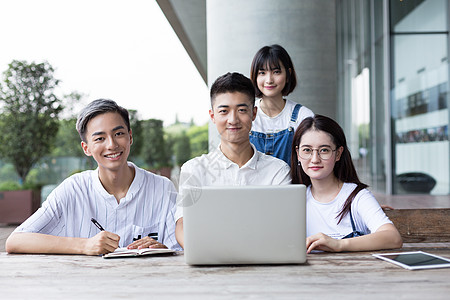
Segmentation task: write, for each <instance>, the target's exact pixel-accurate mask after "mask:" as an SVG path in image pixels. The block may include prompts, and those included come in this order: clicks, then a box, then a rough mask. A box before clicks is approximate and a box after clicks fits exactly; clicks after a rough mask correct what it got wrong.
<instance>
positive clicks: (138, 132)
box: [128, 109, 144, 160]
mask: <svg viewBox="0 0 450 300" xmlns="http://www.w3.org/2000/svg"><path fill="white" fill-rule="evenodd" d="M128 112H129V114H130V127H131V131H132V134H133V145H131V150H130V158H131V159H132V160H134V159H136V158H137V157H139V155H140V154H141V150H142V145H143V144H144V143H143V139H142V121H141V120H139V116H138V112H137V110H133V109H130V110H128Z"/></svg>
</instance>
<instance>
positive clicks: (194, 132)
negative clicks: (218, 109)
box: [187, 123, 208, 157]
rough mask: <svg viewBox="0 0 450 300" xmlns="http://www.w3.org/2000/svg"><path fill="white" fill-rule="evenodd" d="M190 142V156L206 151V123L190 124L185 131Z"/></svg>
mask: <svg viewBox="0 0 450 300" xmlns="http://www.w3.org/2000/svg"><path fill="white" fill-rule="evenodd" d="M187 135H188V137H189V140H190V143H191V156H192V157H196V156H200V155H202V154H205V153H208V123H206V124H205V125H203V126H191V127H190V128H189V130H188V131H187Z"/></svg>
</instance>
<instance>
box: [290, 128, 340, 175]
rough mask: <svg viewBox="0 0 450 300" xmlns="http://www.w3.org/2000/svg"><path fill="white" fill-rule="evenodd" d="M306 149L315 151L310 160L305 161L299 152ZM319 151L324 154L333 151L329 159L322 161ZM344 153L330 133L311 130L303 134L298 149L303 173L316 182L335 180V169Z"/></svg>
mask: <svg viewBox="0 0 450 300" xmlns="http://www.w3.org/2000/svg"><path fill="white" fill-rule="evenodd" d="M304 148H309V149H315V150H313V151H312V155H311V157H310V158H307V159H304V158H302V157H301V156H300V155H299V151H302V149H304ZM334 150H335V151H334ZM319 151H320V152H322V153H326V152H327V151H331V152H332V154H331V157H330V158H329V159H322V158H321V157H320V156H319ZM342 151H343V147H339V148H338V149H336V145H335V144H334V142H333V140H332V138H331V136H330V135H329V134H328V133H326V132H324V131H321V130H316V129H309V130H308V131H306V132H305V133H304V134H303V136H302V138H301V140H300V144H299V145H298V148H297V157H298V160H299V162H300V163H301V165H302V169H303V171H304V172H305V173H306V175H308V176H309V177H310V178H311V181H312V182H314V181H315V180H329V179H335V176H334V173H333V169H334V165H335V163H336V162H337V161H338V160H339V159H340V157H341V154H342ZM323 156H325V155H323Z"/></svg>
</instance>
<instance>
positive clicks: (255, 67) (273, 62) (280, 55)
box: [250, 44, 297, 97]
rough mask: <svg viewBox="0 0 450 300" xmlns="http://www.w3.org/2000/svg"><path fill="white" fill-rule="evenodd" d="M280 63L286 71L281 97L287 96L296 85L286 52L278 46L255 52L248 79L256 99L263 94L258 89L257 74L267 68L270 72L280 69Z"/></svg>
mask: <svg viewBox="0 0 450 300" xmlns="http://www.w3.org/2000/svg"><path fill="white" fill-rule="evenodd" d="M280 62H281V63H282V64H283V66H284V68H285V69H286V84H285V86H284V88H283V90H282V91H281V93H282V94H283V96H287V95H289V94H290V93H291V92H292V91H293V90H294V89H295V86H296V85H297V75H296V73H295V69H294V64H293V63H292V59H291V57H290V56H289V54H288V53H287V51H286V50H285V49H284V48H283V47H281V46H280V45H277V44H275V45H271V46H264V47H262V48H261V49H259V50H258V52H256V54H255V57H254V58H253V61H252V66H251V67H250V79H251V80H252V82H253V85H254V86H255V92H256V97H262V95H263V93H262V92H261V91H260V90H259V88H258V82H257V78H258V72H259V70H261V69H265V68H266V67H267V66H268V67H269V69H270V70H273V69H281V68H280Z"/></svg>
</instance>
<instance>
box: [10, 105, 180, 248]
mask: <svg viewBox="0 0 450 300" xmlns="http://www.w3.org/2000/svg"><path fill="white" fill-rule="evenodd" d="M77 130H78V133H79V134H80V137H81V140H82V142H81V147H82V148H83V150H84V153H85V154H86V155H87V156H92V157H93V158H94V159H95V161H96V162H97V164H98V168H97V169H96V170H89V171H84V172H81V173H78V174H75V175H73V176H71V177H69V178H67V179H66V180H65V181H64V182H62V183H61V184H60V185H59V186H58V187H57V188H56V189H55V190H54V191H53V192H52V193H51V194H50V195H49V196H48V198H47V200H46V201H45V202H44V203H43V205H42V207H41V208H40V209H39V210H38V211H37V212H36V213H35V214H33V215H32V216H31V217H30V218H28V219H27V220H26V221H25V222H24V223H23V224H22V225H20V226H19V227H18V228H17V229H16V230H15V231H14V232H13V233H12V234H11V236H10V237H9V238H8V240H7V242H6V251H7V252H9V253H58V254H86V255H99V254H105V253H109V252H113V251H114V250H115V249H116V248H118V247H127V246H128V247H129V248H138V247H152V248H166V247H169V248H172V249H179V245H178V244H177V242H176V239H175V219H174V213H175V210H176V205H175V204H176V190H175V188H174V186H173V184H172V182H171V181H170V180H169V179H167V178H164V177H161V176H157V175H155V174H152V173H150V172H147V171H145V170H143V169H141V168H138V167H137V166H135V165H134V164H133V163H131V162H128V161H127V159H128V155H129V153H130V147H131V144H132V143H133V137H132V132H131V128H130V121H129V116H128V111H127V110H126V109H124V108H123V107H120V106H118V105H117V104H116V103H115V102H114V101H111V100H104V99H99V100H95V101H93V102H91V103H90V104H89V105H88V106H87V107H86V108H84V109H83V111H82V112H81V113H80V115H79V117H78V120H77ZM91 218H93V219H95V220H92V222H91ZM94 223H97V224H94ZM99 224H101V225H99Z"/></svg>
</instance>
